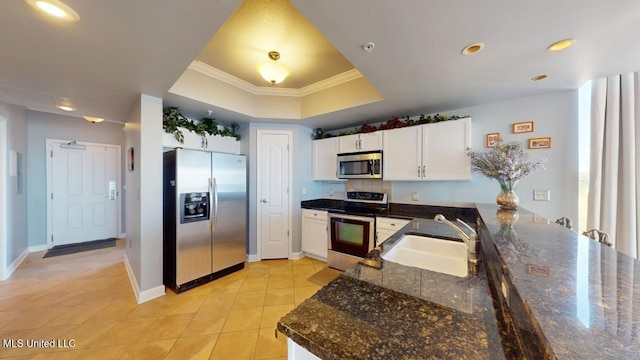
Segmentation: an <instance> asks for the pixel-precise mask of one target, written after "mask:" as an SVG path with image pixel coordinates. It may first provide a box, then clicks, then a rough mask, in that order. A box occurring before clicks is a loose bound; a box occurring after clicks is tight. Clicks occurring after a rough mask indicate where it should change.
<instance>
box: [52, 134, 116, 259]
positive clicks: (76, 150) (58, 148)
mask: <svg viewBox="0 0 640 360" xmlns="http://www.w3.org/2000/svg"><path fill="white" fill-rule="evenodd" d="M118 154H119V146H117V145H100V144H75V145H74V144H69V143H67V142H52V143H51V150H50V154H49V156H50V162H49V163H50V166H51V171H50V172H49V174H50V177H51V178H50V184H51V188H50V194H48V195H49V202H50V205H51V206H50V207H49V208H50V209H51V213H50V218H51V228H50V235H51V236H50V239H49V246H50V247H51V246H56V245H66V244H74V243H79V242H85V241H92V240H101V239H108V238H116V237H117V236H118V221H117V216H118V207H117V202H118V200H117V199H118V190H117V189H118V183H119V181H118V180H119V179H118V178H119V176H118V173H119V171H118V166H119V155H118Z"/></svg>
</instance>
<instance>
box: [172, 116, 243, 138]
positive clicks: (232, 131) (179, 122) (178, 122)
mask: <svg viewBox="0 0 640 360" xmlns="http://www.w3.org/2000/svg"><path fill="white" fill-rule="evenodd" d="M162 128H163V129H164V131H165V132H166V133H168V134H173V136H174V137H175V138H176V140H178V141H179V142H180V143H181V144H182V143H184V135H183V134H182V131H181V130H180V128H184V129H187V130H189V131H192V132H194V133H196V134H198V135H200V136H205V135H206V134H209V135H219V136H230V137H235V138H236V140H238V141H239V140H240V138H241V136H240V134H238V129H239V128H240V125H238V123H236V122H234V123H232V124H231V125H229V126H224V127H223V128H222V129H220V128H219V127H218V123H217V122H216V120H215V119H213V118H206V117H205V118H202V119H201V120H200V122H197V123H196V122H194V121H191V120H189V119H187V118H186V117H185V116H183V115H182V114H181V113H180V109H179V108H177V107H167V108H165V109H164V111H163V112H162Z"/></svg>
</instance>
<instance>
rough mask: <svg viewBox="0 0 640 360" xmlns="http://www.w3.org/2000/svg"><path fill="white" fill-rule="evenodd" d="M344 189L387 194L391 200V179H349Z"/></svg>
mask: <svg viewBox="0 0 640 360" xmlns="http://www.w3.org/2000/svg"><path fill="white" fill-rule="evenodd" d="M345 190H346V191H373V192H381V193H385V194H387V198H388V199H389V201H391V181H383V180H379V179H362V180H360V179H349V180H347V183H346V185H345Z"/></svg>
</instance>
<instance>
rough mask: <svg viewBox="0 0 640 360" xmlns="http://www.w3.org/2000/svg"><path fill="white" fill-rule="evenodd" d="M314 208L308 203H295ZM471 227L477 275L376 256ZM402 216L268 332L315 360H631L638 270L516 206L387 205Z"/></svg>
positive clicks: (639, 348) (637, 332)
mask: <svg viewBox="0 0 640 360" xmlns="http://www.w3.org/2000/svg"><path fill="white" fill-rule="evenodd" d="M314 205H316V206H321V205H324V206H323V207H324V208H325V209H326V208H330V207H328V205H330V204H328V203H327V202H326V201H325V202H316V203H313V202H307V203H306V204H305V203H303V207H313V206H314ZM435 213H443V214H444V215H445V216H446V217H447V218H448V219H455V218H456V217H460V218H462V219H463V220H465V221H467V222H471V223H475V224H476V228H477V230H479V231H478V233H479V237H480V240H481V259H482V262H481V264H480V266H479V267H478V269H477V270H478V271H477V275H469V276H467V277H466V278H459V277H455V276H451V275H445V274H440V273H436V272H432V271H429V270H422V269H418V268H414V267H406V266H402V265H399V264H396V263H392V262H389V261H385V260H384V259H382V258H381V254H385V253H386V252H387V251H389V249H391V248H393V246H394V245H395V244H396V243H397V242H398V240H399V238H400V237H401V235H403V234H404V233H407V232H411V233H421V234H428V235H438V236H446V237H452V238H455V237H456V235H455V233H453V232H452V231H451V230H450V229H449V228H448V227H447V226H445V225H443V224H438V223H436V222H435V221H433V220H431V219H433V216H434V215H435ZM385 216H403V217H408V216H409V217H412V218H413V220H412V221H411V222H410V223H409V224H407V225H406V226H405V227H404V228H402V229H401V230H400V231H398V232H397V233H396V234H395V235H393V236H392V237H391V238H389V240H387V241H386V242H385V243H383V244H382V245H381V246H380V247H378V248H375V249H374V250H373V251H371V253H369V255H368V256H367V257H366V258H365V259H363V260H362V261H360V262H359V263H358V264H356V265H354V266H352V267H350V268H349V269H347V271H345V272H344V273H343V274H342V275H341V276H339V277H338V278H337V279H336V280H334V281H333V282H331V283H330V284H329V285H327V286H325V287H324V288H322V289H321V290H319V291H318V293H316V294H315V295H314V296H312V297H311V298H309V299H307V300H306V301H304V302H303V303H301V304H300V305H299V306H298V307H297V308H296V309H294V310H293V311H291V312H290V313H289V314H288V315H286V316H285V317H283V318H282V319H281V320H280V321H279V323H278V330H279V331H280V332H282V333H283V334H285V335H287V336H288V337H289V338H290V340H292V341H293V342H295V343H296V344H298V345H299V346H301V347H302V348H304V349H306V350H307V351H309V352H311V353H313V354H315V355H316V356H318V357H320V358H322V359H340V358H353V359H396V358H397V359H404V358H434V359H435V358H437V359H442V358H469V359H521V358H529V359H539V358H548V359H554V358H557V359H587V358H593V359H606V358H615V359H637V358H638V357H639V356H640V266H638V265H639V263H638V262H637V261H636V260H634V259H633V258H631V257H628V256H626V255H623V254H621V253H619V252H616V251H615V250H614V249H612V248H609V247H606V246H604V245H601V244H600V243H598V242H596V241H594V240H591V239H588V238H586V237H584V236H581V235H578V234H577V233H575V232H573V231H571V230H568V229H566V228H563V227H561V226H559V225H556V224H554V223H553V222H550V221H548V220H547V219H544V218H541V217H540V216H537V215H535V214H533V213H531V212H528V211H526V210H524V209H519V211H518V212H513V211H511V212H504V211H501V210H499V209H497V207H496V206H494V205H486V204H476V205H475V206H467V207H446V206H415V205H402V204H393V203H391V204H390V206H389V212H388V214H385Z"/></svg>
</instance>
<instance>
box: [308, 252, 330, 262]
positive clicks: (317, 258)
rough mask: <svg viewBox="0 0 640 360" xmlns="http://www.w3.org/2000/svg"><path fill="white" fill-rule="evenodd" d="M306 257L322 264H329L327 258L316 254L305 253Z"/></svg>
mask: <svg viewBox="0 0 640 360" xmlns="http://www.w3.org/2000/svg"><path fill="white" fill-rule="evenodd" d="M304 256H306V257H308V258H312V259H316V260H319V261H322V262H327V258H326V257H322V256H318V255H315V254H308V253H304Z"/></svg>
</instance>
